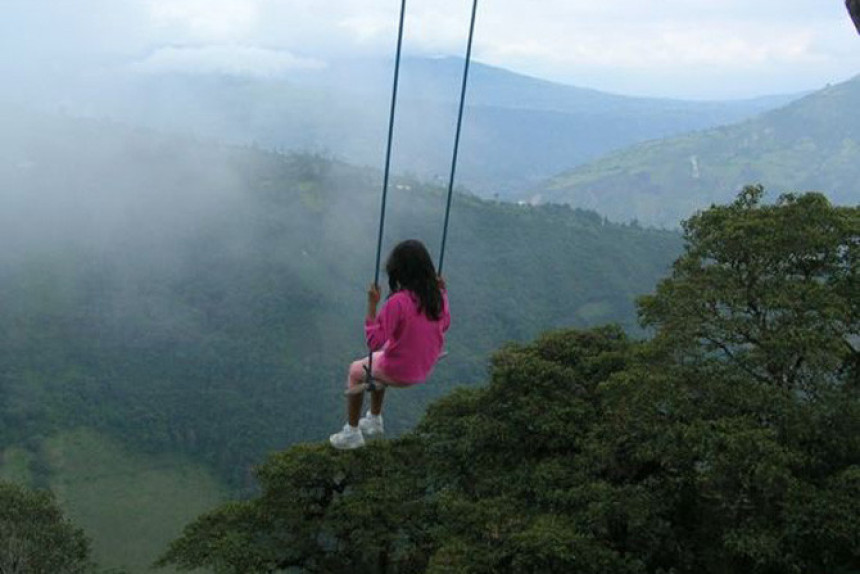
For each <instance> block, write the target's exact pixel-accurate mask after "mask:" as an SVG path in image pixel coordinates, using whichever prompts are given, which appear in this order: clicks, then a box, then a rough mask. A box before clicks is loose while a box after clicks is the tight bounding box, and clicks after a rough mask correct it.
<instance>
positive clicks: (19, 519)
mask: <svg viewBox="0 0 860 574" xmlns="http://www.w3.org/2000/svg"><path fill="white" fill-rule="evenodd" d="M91 569H92V564H91V562H90V546H89V541H88V540H87V537H86V536H85V535H84V533H83V531H82V530H81V529H79V528H77V527H75V526H74V525H73V524H72V523H71V522H69V521H68V520H67V519H66V518H65V517H64V516H63V513H62V511H61V510H60V509H59V507H58V506H57V503H56V501H55V500H54V497H53V495H52V494H51V493H50V492H47V491H38V492H34V491H30V490H27V489H25V488H24V487H21V486H18V485H15V484H10V483H4V482H0V574H78V573H84V572H90V571H91Z"/></svg>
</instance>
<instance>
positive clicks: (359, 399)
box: [346, 393, 364, 427]
mask: <svg viewBox="0 0 860 574" xmlns="http://www.w3.org/2000/svg"><path fill="white" fill-rule="evenodd" d="M363 403H364V393H358V394H355V395H349V396H347V398H346V416H347V419H348V420H349V424H350V426H354V427H356V426H358V419H360V418H361V406H362V404H363Z"/></svg>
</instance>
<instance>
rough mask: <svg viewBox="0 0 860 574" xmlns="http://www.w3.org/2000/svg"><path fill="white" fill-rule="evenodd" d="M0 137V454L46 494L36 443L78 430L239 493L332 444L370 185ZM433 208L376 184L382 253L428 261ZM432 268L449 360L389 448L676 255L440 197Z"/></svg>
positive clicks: (132, 138) (307, 164) (94, 137)
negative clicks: (456, 395) (400, 249)
mask: <svg viewBox="0 0 860 574" xmlns="http://www.w3.org/2000/svg"><path fill="white" fill-rule="evenodd" d="M4 119H5V125H6V126H7V127H8V128H9V129H8V130H7V131H3V132H0V158H2V159H0V184H2V185H0V189H2V190H3V196H2V198H3V201H4V209H3V210H0V240H2V242H3V244H4V245H5V246H6V248H5V249H4V250H3V251H2V252H0V291H2V293H3V302H2V303H3V304H2V305H0V366H2V368H0V449H2V448H5V447H6V446H8V445H13V444H17V445H21V446H24V447H26V448H27V449H28V450H29V451H30V453H31V455H32V457H31V466H33V468H32V471H33V472H32V473H31V474H32V475H33V476H34V477H35V478H36V479H40V480H42V482H41V484H46V482H45V481H44V478H45V477H44V475H45V473H46V472H47V471H46V469H47V467H46V465H45V464H44V461H43V460H42V458H43V457H42V456H41V454H40V452H41V450H42V449H41V442H42V439H43V438H44V437H45V436H47V435H50V434H52V433H53V432H55V431H57V430H62V429H66V428H76V427H81V426H83V427H92V428H95V429H97V430H98V431H99V432H103V433H107V434H109V435H111V436H113V437H115V438H120V439H122V440H123V441H125V442H126V443H127V444H130V445H132V446H134V447H135V448H144V449H148V450H150V451H153V452H165V451H168V452H177V451H178V452H182V453H186V454H190V455H192V456H194V457H196V459H197V460H200V461H204V462H207V463H209V464H210V465H211V466H212V467H214V468H216V469H217V470H218V471H219V473H220V475H221V476H222V477H224V478H226V479H229V480H230V481H232V484H233V485H243V484H247V483H248V477H249V468H250V466H251V464H252V463H253V462H255V461H258V460H259V459H260V458H261V457H262V456H263V455H264V454H265V453H266V452H268V451H271V450H274V449H279V448H283V447H285V446H287V445H289V444H292V443H295V442H297V441H301V440H317V439H319V438H321V437H324V436H327V435H328V433H329V432H331V431H332V430H334V429H337V428H339V426H340V425H341V424H342V417H343V397H342V396H341V393H340V389H341V388H342V385H343V384H344V379H345V372H346V366H347V364H348V362H349V361H351V360H353V359H354V358H357V357H358V356H360V355H362V354H363V352H364V349H365V347H364V342H363V330H362V324H363V321H362V319H363V312H364V301H363V299H364V290H365V285H366V284H367V283H368V282H369V280H370V279H371V275H372V271H373V257H374V249H375V239H376V224H377V218H378V209H379V203H378V202H379V192H380V189H381V182H380V177H379V174H378V173H377V172H375V171H372V170H362V169H357V168H353V167H349V166H347V165H345V164H342V163H340V162H337V161H331V160H327V159H324V158H321V157H318V156H281V155H276V154H269V153H263V152H259V151H255V150H252V149H237V148H228V147H219V146H213V145H204V144H195V143H193V142H190V141H183V140H177V139H174V138H167V137H160V136H156V135H153V134H151V133H145V132H135V131H130V130H126V129H122V128H120V127H118V126H115V125H110V124H104V123H94V122H85V121H72V120H58V119H56V118H44V117H33V116H28V115H26V114H19V115H16V116H14V117H12V116H8V117H6V118H4ZM25 128H27V129H26V131H25ZM12 134H14V137H13V135H12ZM444 202H445V198H444V194H443V191H442V190H440V189H439V188H436V187H432V186H427V185H422V184H420V183H417V182H414V181H411V180H404V179H399V180H397V181H396V182H395V185H394V186H393V187H392V190H391V198H390V205H389V212H388V223H389V226H388V228H387V231H386V249H387V248H389V247H390V246H391V245H392V244H393V242H395V241H398V240H400V239H403V238H405V237H417V238H421V239H424V240H425V241H426V243H427V244H428V246H429V247H430V249H431V251H433V250H435V248H436V246H437V245H438V242H439V239H440V234H441V223H442V210H443V207H444ZM449 248H450V251H449V252H448V254H447V257H446V275H447V278H448V283H449V286H450V291H451V305H452V309H453V313H454V327H453V328H452V331H451V336H450V338H449V342H448V346H449V350H450V351H451V353H450V357H449V358H448V359H446V362H445V363H444V364H443V365H441V366H440V368H439V369H438V370H437V373H436V374H435V375H434V377H433V380H432V381H431V384H428V385H426V386H424V387H423V388H421V389H416V390H414V391H411V392H409V393H402V394H397V395H394V394H393V396H392V397H391V400H390V404H389V407H390V408H392V409H393V410H392V411H391V412H392V417H391V418H390V421H391V422H390V425H391V427H392V429H391V430H393V431H394V432H395V433H396V432H398V431H400V430H403V429H405V428H408V427H409V426H411V425H412V424H414V422H415V421H416V420H417V419H418V417H419V416H420V414H421V413H422V412H423V408H424V405H426V403H427V402H428V401H429V400H430V399H431V398H433V397H438V396H440V395H442V394H444V393H445V392H446V391H447V390H448V389H450V386H451V385H452V384H453V383H457V384H466V385H468V384H471V383H475V382H478V381H479V380H480V379H481V378H482V377H483V375H484V373H485V369H486V363H487V359H488V357H489V355H490V353H491V351H492V350H493V349H495V348H497V347H498V346H499V345H500V344H502V343H503V342H505V341H508V340H525V339H527V338H530V337H533V336H535V335H536V334H537V333H538V332H540V331H541V330H543V329H545V328H548V327H554V326H561V325H581V326H585V325H589V324H594V323H596V322H605V321H618V322H622V323H625V324H628V325H630V324H632V322H633V317H634V307H633V299H634V297H635V296H636V295H637V294H638V293H641V292H644V291H647V290H648V289H650V288H651V287H652V286H653V285H654V284H655V283H656V281H657V279H658V278H659V277H660V276H661V275H662V274H663V273H664V272H665V269H666V268H668V265H669V264H670V261H671V259H672V258H673V257H674V256H675V254H676V253H677V252H678V250H679V248H680V241H679V237H678V236H677V235H675V234H672V233H662V232H656V231H650V230H643V229H639V228H636V227H632V226H619V225H609V224H606V223H605V222H604V221H603V220H602V219H601V218H600V217H598V216H597V215H595V214H593V213H588V212H582V211H575V210H571V209H569V208H567V207H558V206H547V207H541V208H530V207H525V206H513V205H505V204H497V203H493V202H484V201H480V200H477V199H475V198H472V197H469V196H465V195H458V196H457V197H456V199H455V204H454V207H453V213H452V227H451V235H450V237H449ZM40 477H41V478H40Z"/></svg>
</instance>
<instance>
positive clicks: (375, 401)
mask: <svg viewBox="0 0 860 574" xmlns="http://www.w3.org/2000/svg"><path fill="white" fill-rule="evenodd" d="M385 272H386V274H387V275H388V286H389V289H390V291H391V293H390V294H389V296H388V299H387V300H386V302H385V305H384V306H383V307H382V311H381V312H380V313H379V314H378V315H377V313H376V311H377V306H378V305H379V301H380V291H379V286H378V285H371V286H370V289H369V290H368V292H367V318H366V319H365V326H364V332H365V336H366V337H367V346H368V347H369V348H370V349H371V352H372V353H373V361H372V376H373V380H374V382H375V383H376V385H375V389H374V390H371V392H370V410H369V411H368V412H367V414H366V415H365V416H364V417H361V407H362V403H363V402H364V391H365V390H367V382H366V381H365V378H366V372H365V370H366V367H367V365H368V359H367V358H364V359H362V360H359V361H355V362H354V363H352V364H351V365H350V367H349V377H348V378H347V390H346V395H347V417H348V422H347V423H346V424H345V425H344V426H343V430H341V431H340V432H339V433H336V434H333V435H331V437H330V438H329V441H330V442H331V444H332V446H333V447H335V448H338V449H352V448H359V447H362V446H364V439H365V437H372V436H379V435H382V433H383V432H384V427H383V424H382V401H383V399H384V398H385V389H386V387H411V386H412V385H417V384H420V383H423V382H424V381H425V380H427V377H429V376H430V373H431V372H432V371H433V367H434V366H435V365H436V361H438V360H439V356H440V355H441V353H442V349H443V347H444V344H445V332H446V331H447V330H448V327H449V326H450V324H451V316H450V314H449V312H448V297H447V295H446V292H445V283H444V281H443V280H442V278H441V277H438V276H437V275H436V270H435V268H434V267H433V261H432V260H431V259H430V254H429V253H428V252H427V248H426V247H424V244H423V243H421V242H420V241H417V240H414V239H410V240H407V241H403V242H401V243H399V244H398V245H397V246H396V247H395V248H394V249H393V250H392V251H391V255H389V256H388V261H387V262H386V264H385ZM359 417H361V418H360V420H359Z"/></svg>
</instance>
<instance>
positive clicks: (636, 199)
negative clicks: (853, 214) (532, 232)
mask: <svg viewBox="0 0 860 574" xmlns="http://www.w3.org/2000/svg"><path fill="white" fill-rule="evenodd" d="M858 134H860V77H856V78H854V79H852V80H849V81H847V82H844V83H842V84H837V85H833V86H828V87H827V88H825V89H823V90H821V91H819V92H815V93H813V94H811V95H809V96H807V97H805V98H803V99H801V100H798V101H796V102H794V103H791V104H789V105H787V106H785V107H784V108H781V109H778V110H774V111H771V112H768V113H765V114H763V115H761V116H758V117H756V118H754V119H752V120H748V121H746V122H743V123H740V124H737V125H732V126H726V127H720V128H715V129H710V130H706V131H702V132H694V133H690V134H686V135H683V136H679V137H676V138H670V139H665V140H656V141H651V142H647V143H644V144H639V145H636V146H633V147H631V148H629V149H627V150H624V151H621V152H617V153H613V154H609V155H607V156H605V157H603V158H601V159H600V160H598V161H596V162H594V163H592V164H588V165H585V166H582V167H579V168H576V169H574V170H572V171H570V172H568V173H565V174H562V175H559V176H558V177H555V178H553V179H552V180H550V181H549V182H547V184H546V185H544V186H543V187H542V189H539V190H538V191H537V193H539V194H540V195H541V197H542V198H543V199H545V200H548V201H556V202H564V203H570V204H571V205H574V206H576V207H580V208H584V209H595V210H597V211H598V212H599V213H602V214H604V215H606V216H607V217H609V218H610V219H612V220H614V221H629V220H632V219H637V220H638V221H640V222H642V223H645V224H649V225H660V226H665V227H674V226H676V225H677V224H678V222H679V221H681V220H682V219H685V218H687V217H689V216H690V215H691V214H692V213H693V212H695V211H696V210H697V209H701V208H703V207H706V206H708V205H709V204H711V203H723V202H727V201H729V200H730V198H731V194H733V193H735V192H737V191H738V190H740V189H741V188H742V187H743V185H745V184H746V183H748V182H751V181H757V182H761V183H762V184H764V186H765V187H767V188H768V189H771V190H775V191H777V192H779V193H785V192H790V191H792V190H796V189H819V190H828V193H829V194H830V197H831V199H832V200H833V201H834V202H835V203H838V204H847V205H853V204H856V203H857V202H858V199H860V187H858V185H857V182H858V181H860V161H858V158H860V136H858Z"/></svg>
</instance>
